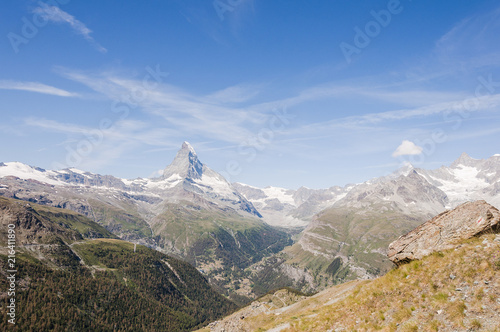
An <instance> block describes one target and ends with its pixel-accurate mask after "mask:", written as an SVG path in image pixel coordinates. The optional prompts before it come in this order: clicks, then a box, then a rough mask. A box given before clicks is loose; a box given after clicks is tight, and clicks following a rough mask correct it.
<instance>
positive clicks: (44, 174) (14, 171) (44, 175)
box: [0, 161, 65, 185]
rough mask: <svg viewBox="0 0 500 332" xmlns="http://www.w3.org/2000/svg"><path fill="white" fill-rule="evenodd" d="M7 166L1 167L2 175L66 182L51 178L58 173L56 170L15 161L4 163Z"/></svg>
mask: <svg viewBox="0 0 500 332" xmlns="http://www.w3.org/2000/svg"><path fill="white" fill-rule="evenodd" d="M4 165H5V166H2V167H0V177H6V176H15V177H18V178H20V179H23V180H29V179H31V180H36V181H40V182H44V183H47V184H52V185H65V183H64V182H61V181H59V180H55V179H53V178H51V177H50V176H51V175H56V174H57V172H54V171H40V170H39V169H36V168H34V167H32V166H29V165H26V164H23V163H20V162H17V161H13V162H8V163H4Z"/></svg>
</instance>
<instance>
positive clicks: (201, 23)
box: [0, 0, 500, 188]
mask: <svg viewBox="0 0 500 332" xmlns="http://www.w3.org/2000/svg"><path fill="white" fill-rule="evenodd" d="M0 6H1V7H2V10H1V12H0V18H1V19H0V32H1V38H0V59H1V61H0V114H1V116H2V122H1V123H0V139H1V140H2V141H3V142H4V143H3V144H2V147H1V149H0V160H2V161H20V162H23V163H27V164H30V165H34V166H39V167H43V168H47V169H59V168H65V167H76V168H79V169H83V170H88V171H92V172H96V173H101V174H112V175H115V176H119V177H123V178H136V177H148V176H153V175H155V174H157V173H158V170H160V169H162V168H164V167H165V166H166V165H167V164H169V163H170V162H171V161H172V159H173V158H174V156H175V153H176V151H177V150H178V149H179V148H180V146H181V144H182V142H183V141H189V142H190V143H191V144H192V145H193V147H194V148H195V149H196V150H197V152H198V155H199V157H200V159H201V161H202V162H204V163H205V164H207V165H209V166H210V167H211V168H213V169H215V170H217V171H219V172H221V173H223V174H224V175H225V176H226V177H227V178H228V180H230V181H239V182H244V183H248V184H251V185H255V186H267V185H273V186H282V187H287V188H297V187H299V186H302V185H303V186H307V187H311V188H326V187H330V186H333V185H344V184H347V183H354V182H361V181H365V180H367V179H369V178H372V177H376V176H381V175H385V174H388V173H390V172H392V171H394V170H396V169H397V168H399V167H400V166H401V165H403V164H404V163H405V162H411V163H413V164H414V165H415V166H417V167H423V168H437V167H439V166H441V165H443V164H445V165H446V164H449V163H451V162H452V161H453V160H454V159H456V158H458V156H459V155H460V154H461V153H462V152H467V153H468V154H469V155H471V156H472V157H474V158H487V157H489V156H491V155H493V154H497V153H500V146H499V144H498V142H499V138H500V126H499V125H500V112H499V110H500V42H499V41H500V40H499V39H500V37H499V36H500V5H499V4H498V2H497V1H493V0H482V1H481V0H480V1H465V0H456V1H431V0H427V1H411V0H401V1H397V0H389V1H347V0H343V1H326V0H325V1H281V0H276V1H268V0H266V1H264V0H216V1H195V0H178V1H173V0H172V1H159V0H148V1H93V0H90V1H77V0H72V1H71V0H51V1H26V0H23V1H20V0H16V1H14V0H9V1H4V2H2V4H1V5H0Z"/></svg>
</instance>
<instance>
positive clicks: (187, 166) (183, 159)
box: [163, 142, 203, 179]
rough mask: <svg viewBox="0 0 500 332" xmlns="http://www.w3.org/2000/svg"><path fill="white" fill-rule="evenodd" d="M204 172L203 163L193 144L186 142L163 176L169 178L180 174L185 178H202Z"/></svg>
mask: <svg viewBox="0 0 500 332" xmlns="http://www.w3.org/2000/svg"><path fill="white" fill-rule="evenodd" d="M202 174H203V164H202V163H201V162H200V161H199V160H198V156H197V155H196V151H195V150H194V148H193V147H192V146H191V144H189V143H188V142H184V143H182V146H181V149H180V150H179V151H178V152H177V155H176V156H175V158H174V161H172V163H171V164H170V165H168V166H167V167H166V168H165V170H164V171H163V178H164V179H167V178H170V177H171V176H173V175H179V176H180V177H181V178H185V179H186V178H189V179H201V176H202Z"/></svg>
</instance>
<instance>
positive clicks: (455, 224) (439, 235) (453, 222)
mask: <svg viewBox="0 0 500 332" xmlns="http://www.w3.org/2000/svg"><path fill="white" fill-rule="evenodd" d="M486 232H492V233H499V232H500V211H498V209H497V208H495V207H494V206H492V205H490V204H488V203H486V202H485V201H482V200H481V201H475V202H468V203H464V204H461V205H459V206H458V207H456V208H455V209H454V210H451V211H445V212H443V213H441V214H439V215H437V216H436V217H434V218H432V219H431V220H428V221H426V222H425V223H423V224H422V225H420V226H418V227H417V228H415V229H414V230H412V231H411V232H409V233H408V234H406V235H403V236H400V237H399V239H397V240H396V241H394V242H392V243H391V244H390V245H389V250H388V252H387V256H388V257H389V259H390V260H391V261H392V262H393V263H395V264H396V265H400V264H403V263H406V262H409V261H412V260H414V259H421V258H423V257H424V256H427V255H429V254H432V253H433V252H436V251H440V250H446V249H451V248H453V247H454V246H455V245H456V244H457V243H458V242H460V241H462V240H466V239H469V238H471V237H473V236H477V235H480V234H483V233H486Z"/></svg>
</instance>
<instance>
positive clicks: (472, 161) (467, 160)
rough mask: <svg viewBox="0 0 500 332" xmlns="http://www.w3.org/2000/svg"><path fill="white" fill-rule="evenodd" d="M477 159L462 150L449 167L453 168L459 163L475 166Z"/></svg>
mask: <svg viewBox="0 0 500 332" xmlns="http://www.w3.org/2000/svg"><path fill="white" fill-rule="evenodd" d="M477 162H478V160H476V159H474V158H471V157H470V156H469V155H468V154H467V153H465V152H463V153H462V154H461V155H460V157H458V159H457V160H455V161H454V162H453V163H452V164H451V165H450V167H451V168H455V167H457V166H459V165H462V166H469V167H474V166H476V164H477Z"/></svg>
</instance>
